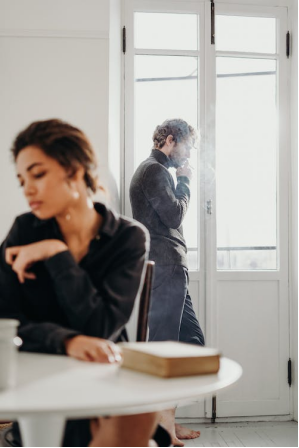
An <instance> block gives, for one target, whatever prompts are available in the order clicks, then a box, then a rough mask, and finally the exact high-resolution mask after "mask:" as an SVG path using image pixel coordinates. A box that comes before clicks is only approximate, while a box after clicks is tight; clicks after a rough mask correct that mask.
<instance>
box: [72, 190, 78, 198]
mask: <svg viewBox="0 0 299 448" xmlns="http://www.w3.org/2000/svg"><path fill="white" fill-rule="evenodd" d="M73 197H74V199H76V200H77V199H79V197H80V194H79V191H77V190H76V191H74V192H73Z"/></svg>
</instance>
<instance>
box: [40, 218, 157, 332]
mask: <svg viewBox="0 0 299 448" xmlns="http://www.w3.org/2000/svg"><path fill="white" fill-rule="evenodd" d="M124 232H126V233H125V235H123V237H124V238H123V239H125V241H126V245H125V248H124V249H123V250H119V255H118V258H117V259H115V261H114V262H113V264H111V265H110V266H109V269H108V270H107V275H106V276H105V278H104V280H103V283H102V285H101V287H100V289H99V290H97V289H96V287H95V286H94V284H93V283H92V281H91V279H90V277H89V275H88V273H87V272H86V271H85V270H84V269H82V268H81V267H80V266H79V265H78V264H77V262H76V261H75V260H74V258H73V256H72V255H71V253H70V252H68V251H66V252H61V253H59V254H57V255H55V256H53V257H51V258H49V259H48V260H46V261H45V266H46V268H47V270H48V272H49V274H50V276H51V278H52V280H53V285H54V289H55V292H56V295H57V299H58V302H59V304H60V306H61V308H62V309H63V311H64V313H65V315H66V316H67V318H68V321H69V326H70V327H71V328H73V329H74V330H77V331H79V332H81V333H83V334H85V335H89V336H96V337H100V338H105V339H110V340H113V341H115V340H117V338H118V336H119V335H120V333H121V331H122V330H123V328H124V326H125V324H126V323H127V322H128V320H129V318H130V315H131V313H132V310H133V306H134V302H135V299H136V296H137V293H138V290H139V287H140V282H141V278H142V274H143V269H144V265H145V261H146V259H147V252H148V240H147V238H148V237H147V234H146V233H145V232H144V231H143V230H142V229H141V227H139V226H137V225H136V226H129V227H127V228H126V229H125V230H124Z"/></svg>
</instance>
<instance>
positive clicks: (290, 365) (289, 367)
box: [288, 358, 292, 387]
mask: <svg viewBox="0 0 299 448" xmlns="http://www.w3.org/2000/svg"><path fill="white" fill-rule="evenodd" d="M288 384H289V386H290V387H291V385H292V360H291V358H289V360H288Z"/></svg>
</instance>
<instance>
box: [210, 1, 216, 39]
mask: <svg viewBox="0 0 299 448" xmlns="http://www.w3.org/2000/svg"><path fill="white" fill-rule="evenodd" d="M211 44H212V45H215V3H214V1H213V0H211Z"/></svg>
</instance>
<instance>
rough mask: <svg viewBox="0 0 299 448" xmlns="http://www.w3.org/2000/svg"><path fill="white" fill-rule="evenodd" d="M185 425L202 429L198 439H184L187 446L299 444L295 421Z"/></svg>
mask: <svg viewBox="0 0 299 448" xmlns="http://www.w3.org/2000/svg"><path fill="white" fill-rule="evenodd" d="M184 426H187V427H188V428H192V429H196V430H200V431H201V435H200V437H199V438H198V439H193V440H184V443H185V446H239V447H242V446H249V447H255V446H258V447H262V446H278V447H287V446H298V423H297V422H293V421H292V422H244V423H218V424H217V423H215V424H208V425H207V424H184Z"/></svg>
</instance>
